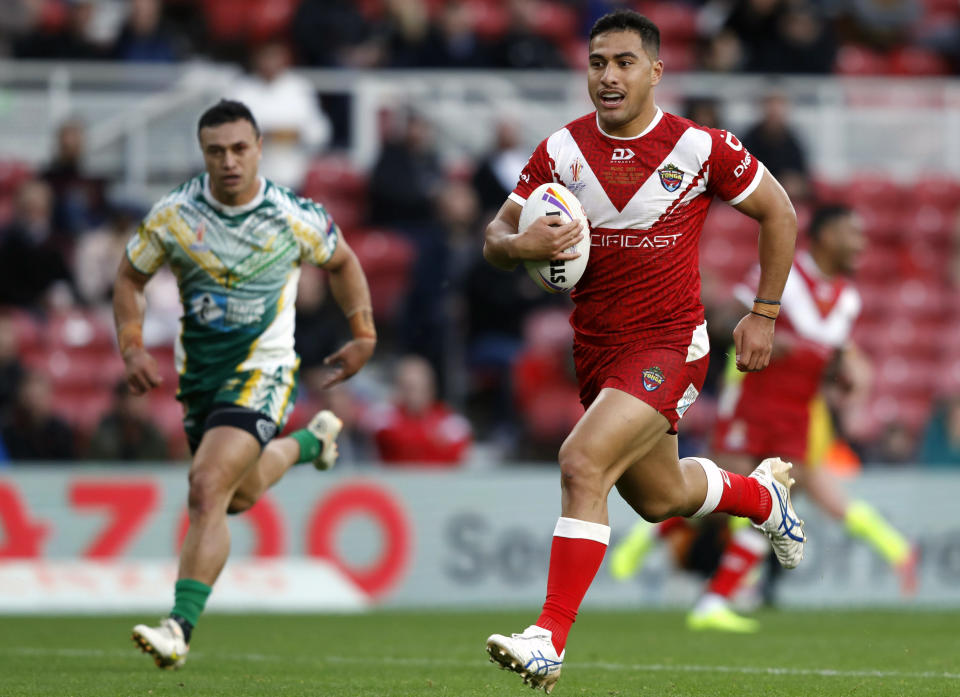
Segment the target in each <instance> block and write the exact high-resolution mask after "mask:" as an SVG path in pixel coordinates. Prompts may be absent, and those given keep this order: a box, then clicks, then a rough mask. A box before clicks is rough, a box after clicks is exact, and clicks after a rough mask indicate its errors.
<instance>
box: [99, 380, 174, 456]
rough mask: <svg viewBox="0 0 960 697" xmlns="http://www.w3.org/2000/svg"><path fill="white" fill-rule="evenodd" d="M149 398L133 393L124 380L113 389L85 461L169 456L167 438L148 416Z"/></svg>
mask: <svg viewBox="0 0 960 697" xmlns="http://www.w3.org/2000/svg"><path fill="white" fill-rule="evenodd" d="M150 413H151V412H150V400H149V399H148V398H147V397H146V396H145V395H134V394H133V393H131V392H130V388H129V387H127V383H126V381H125V380H121V381H120V382H118V383H117V385H116V387H115V388H114V390H113V407H112V408H111V409H110V411H109V412H108V413H107V414H106V415H104V417H103V419H102V420H101V421H100V423H99V425H98V426H97V428H96V430H95V431H94V432H93V436H92V437H91V438H90V444H89V446H88V448H87V455H86V456H87V459H89V460H127V461H132V460H150V461H160V460H166V459H167V458H168V457H169V452H168V449H167V441H166V438H164V436H163V433H162V432H161V431H160V429H158V428H157V427H156V426H155V425H154V424H153V421H152V420H151V418H150Z"/></svg>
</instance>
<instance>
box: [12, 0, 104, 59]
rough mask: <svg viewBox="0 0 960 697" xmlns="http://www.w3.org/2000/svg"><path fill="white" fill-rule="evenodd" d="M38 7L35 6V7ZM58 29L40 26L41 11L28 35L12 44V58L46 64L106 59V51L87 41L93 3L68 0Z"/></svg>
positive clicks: (93, 42) (57, 26)
mask: <svg viewBox="0 0 960 697" xmlns="http://www.w3.org/2000/svg"><path fill="white" fill-rule="evenodd" d="M37 4H38V5H39V3H37ZM66 6H67V12H66V14H67V16H66V20H65V21H64V22H63V24H62V25H54V26H47V25H44V23H43V22H44V16H43V12H42V11H38V12H37V13H36V14H35V15H34V16H33V19H34V24H33V26H32V27H31V29H30V30H29V32H28V33H27V34H25V35H23V36H22V37H20V39H18V40H17V41H16V42H15V43H14V49H13V51H14V57H16V58H40V59H50V60H67V59H72V60H99V59H103V58H107V57H108V56H109V53H108V52H107V50H106V47H104V46H102V45H100V44H99V43H97V42H96V41H94V40H93V38H92V37H91V34H92V22H93V15H94V12H95V10H96V7H95V3H94V2H93V0H70V1H69V2H67V3H66Z"/></svg>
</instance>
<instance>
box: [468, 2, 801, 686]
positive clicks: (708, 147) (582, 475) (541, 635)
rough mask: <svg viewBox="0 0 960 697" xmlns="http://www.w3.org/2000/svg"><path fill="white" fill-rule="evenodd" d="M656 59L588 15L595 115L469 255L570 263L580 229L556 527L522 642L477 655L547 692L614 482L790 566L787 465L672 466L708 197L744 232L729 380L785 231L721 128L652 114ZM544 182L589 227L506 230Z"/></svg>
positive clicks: (537, 157)
mask: <svg viewBox="0 0 960 697" xmlns="http://www.w3.org/2000/svg"><path fill="white" fill-rule="evenodd" d="M659 48H660V32H659V29H658V28H657V27H656V25H654V24H653V23H652V22H650V20H648V19H647V18H646V17H644V16H642V15H640V14H638V13H636V12H633V11H630V10H618V11H616V12H613V13H610V14H608V15H605V16H603V17H601V18H600V19H599V20H597V22H596V24H595V25H594V26H593V29H592V30H591V32H590V44H589V50H590V53H589V67H588V70H587V85H588V89H589V92H590V98H591V100H592V101H593V103H594V106H595V107H596V111H595V112H592V113H590V114H587V115H586V116H584V117H582V118H580V119H577V120H576V121H573V122H572V123H570V124H568V125H567V126H566V127H564V128H562V129H560V130H559V131H557V132H556V133H554V134H553V135H551V136H550V137H548V138H547V139H546V140H544V141H543V142H541V143H540V145H539V146H538V147H537V148H536V150H535V151H534V153H533V155H532V156H531V158H530V160H529V161H528V163H527V165H526V167H525V168H524V170H523V172H522V173H521V175H520V182H519V183H518V185H517V187H516V188H515V189H514V191H513V193H511V194H510V196H509V198H508V200H507V201H506V202H505V203H504V204H503V206H502V207H501V209H500V211H499V212H498V213H497V216H496V218H495V219H494V220H493V221H492V222H491V223H490V224H489V225H488V226H487V230H486V240H485V244H484V256H485V258H486V259H487V261H489V262H490V263H491V264H493V265H494V266H497V267H500V268H504V269H510V268H513V267H514V266H516V265H517V264H518V263H520V262H523V261H526V260H546V259H569V258H573V257H574V256H575V255H572V254H567V253H565V252H564V250H565V249H567V248H569V247H570V246H571V245H572V244H575V243H576V242H577V241H578V240H579V239H580V236H581V235H590V236H591V251H590V261H589V263H588V264H587V268H586V271H585V273H584V275H583V277H582V278H581V280H580V282H579V283H578V284H577V287H576V289H575V290H574V292H573V294H572V297H573V301H574V304H575V309H574V311H573V315H572V317H571V324H572V325H573V328H574V347H573V352H574V360H575V363H576V368H577V377H578V380H579V383H580V396H581V401H582V402H583V405H584V407H585V409H586V412H585V413H584V415H583V417H582V418H581V419H580V421H579V422H578V423H577V425H576V426H575V427H574V428H573V431H571V433H570V435H569V436H568V437H567V439H566V441H565V442H564V443H563V445H562V446H561V448H560V453H559V463H560V472H561V492H562V495H561V517H560V519H559V520H558V521H557V525H556V528H555V530H554V536H553V543H552V547H551V553H550V570H549V574H548V579H547V597H546V602H545V603H544V605H543V611H542V613H541V615H540V617H539V618H538V619H537V620H536V622H535V623H534V624H532V625H531V626H530V627H528V628H527V629H526V630H525V631H523V632H521V633H518V634H513V635H511V636H505V635H500V634H494V635H492V636H491V637H490V638H489V639H488V640H487V652H488V653H489V655H490V658H491V659H492V660H493V661H495V662H497V663H499V664H500V665H501V666H503V667H504V668H507V669H510V670H513V671H515V672H517V673H519V674H520V675H521V676H522V677H523V679H524V682H525V683H527V684H529V685H531V686H532V687H534V688H538V687H542V688H543V689H544V690H545V691H546V692H550V690H552V689H553V686H554V685H555V684H556V681H557V679H558V678H559V676H560V671H561V668H562V665H563V658H564V647H565V644H566V640H567V633H568V631H569V630H570V626H571V625H572V624H573V621H574V619H575V617H576V614H577V610H578V609H579V606H580V603H581V601H582V600H583V597H584V595H585V594H586V592H587V589H588V588H589V586H590V583H591V582H592V581H593V577H594V576H595V575H596V572H597V570H598V569H599V568H600V564H601V562H602V561H603V556H604V553H605V551H606V547H607V544H608V542H609V538H610V528H609V526H608V525H607V522H608V521H607V496H608V494H609V492H610V489H612V488H613V487H614V486H616V487H617V490H618V491H619V492H620V495H621V496H623V498H624V499H625V500H626V501H627V502H628V503H629V504H630V505H631V506H632V507H633V508H634V509H635V510H636V511H637V513H639V514H640V515H641V516H642V517H644V518H645V519H647V520H650V521H661V520H664V519H666V518H669V517H672V516H684V517H690V516H692V517H699V516H704V515H707V514H708V513H714V512H724V513H730V514H732V515H737V516H743V517H746V518H749V519H750V520H751V521H752V522H753V523H754V524H756V525H758V526H759V527H760V528H761V529H762V530H763V531H764V532H765V533H766V534H767V536H768V537H769V538H770V539H771V542H772V544H773V547H774V550H775V551H776V553H777V556H778V558H779V559H780V562H781V563H782V564H783V565H784V566H786V567H794V566H796V565H797V564H798V563H799V561H800V559H801V558H802V556H803V542H804V536H803V529H802V522H801V521H800V520H799V519H798V518H797V517H796V514H795V513H794V511H793V508H792V506H791V504H790V494H789V488H790V484H791V481H792V480H790V477H789V467H790V465H789V463H785V462H783V461H781V460H779V459H777V458H770V459H767V460H764V461H763V462H762V463H761V464H760V466H759V467H757V469H756V470H755V471H754V472H753V473H752V474H751V475H750V476H749V477H745V476H742V475H738V474H734V473H731V472H726V471H724V470H721V469H720V468H718V467H717V466H716V464H714V463H713V462H712V461H710V460H708V459H706V458H684V459H682V460H681V459H679V457H678V453H677V438H676V426H677V422H678V421H679V419H680V417H682V416H683V413H684V412H685V411H686V409H687V408H689V406H690V405H691V404H692V403H693V402H694V400H695V399H696V398H697V396H698V394H699V390H700V389H701V386H702V384H703V380H704V376H705V373H706V369H707V354H708V352H709V346H708V341H707V332H706V325H705V323H704V315H703V306H702V305H701V303H700V272H699V259H698V243H699V239H700V233H701V229H702V227H703V221H704V218H705V216H706V213H707V208H708V206H709V205H710V201H711V199H712V198H713V197H714V196H718V197H720V198H722V199H723V200H725V201H726V202H728V203H729V204H731V205H733V206H736V207H737V208H738V209H739V210H740V211H742V212H743V213H745V214H746V215H748V216H750V217H752V218H754V219H756V220H757V221H759V223H760V235H759V261H760V269H761V271H760V278H759V285H758V289H757V300H756V301H755V302H754V303H753V309H752V310H751V311H750V312H749V313H747V314H746V315H745V316H744V317H743V319H742V320H741V321H740V323H739V324H738V325H737V327H736V329H735V330H734V334H733V337H734V343H735V346H736V359H737V366H738V368H739V369H740V370H742V371H756V370H761V369H763V368H764V367H766V365H767V363H768V361H769V360H770V354H771V350H772V347H773V333H774V324H775V322H776V318H777V314H778V312H779V307H780V306H779V299H780V295H781V293H782V292H783V288H784V284H785V283H786V280H787V275H788V273H789V271H790V265H791V263H792V260H793V251H794V243H795V241H796V232H797V222H796V215H795V213H794V210H793V206H792V205H791V203H790V200H789V198H788V197H787V195H786V193H784V191H783V188H782V187H781V186H780V185H779V184H778V183H777V181H776V180H775V179H774V178H773V177H772V176H771V175H770V173H769V172H767V171H765V169H764V167H763V166H762V165H761V164H760V163H759V162H757V160H756V159H755V158H753V157H752V156H751V155H750V153H749V152H748V151H747V150H746V149H745V148H744V147H743V145H742V144H741V143H740V141H739V140H737V138H736V137H735V136H734V135H733V134H732V133H729V132H727V131H722V130H716V129H711V128H705V127H702V126H699V125H697V124H695V123H693V122H692V121H689V120H687V119H683V118H680V117H677V116H673V115H672V114H667V113H664V112H663V111H662V110H661V109H660V108H659V107H658V106H657V104H656V101H655V100H654V88H655V87H656V85H657V84H658V83H659V82H660V79H661V77H662V75H663V62H662V61H660V60H659V58H658V52H659ZM547 182H557V183H561V184H563V185H564V186H566V187H567V188H568V189H570V190H571V191H572V192H573V193H574V194H575V195H576V196H577V198H578V199H579V200H580V202H581V203H582V204H583V206H584V209H585V210H586V214H587V218H588V219H589V220H590V225H591V229H590V230H581V229H580V228H579V223H577V222H573V223H569V224H566V225H551V224H550V219H549V218H547V217H543V218H540V219H538V220H537V221H535V222H534V223H533V224H532V225H531V226H530V227H529V228H527V229H526V230H524V231H523V232H518V229H517V225H518V222H519V219H520V212H521V210H522V206H523V204H524V202H525V200H526V197H527V196H528V195H529V193H530V192H532V191H533V190H534V189H535V188H536V187H537V186H539V185H541V184H544V183H547Z"/></svg>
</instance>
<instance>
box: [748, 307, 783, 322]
mask: <svg viewBox="0 0 960 697" xmlns="http://www.w3.org/2000/svg"><path fill="white" fill-rule="evenodd" d="M750 314H751V315H756V316H757V317H766V318H767V319H770V320H773V321H774V322H776V321H777V318H776V317H771V316H770V315H765V314H763V313H762V312H754V311H753V310H750Z"/></svg>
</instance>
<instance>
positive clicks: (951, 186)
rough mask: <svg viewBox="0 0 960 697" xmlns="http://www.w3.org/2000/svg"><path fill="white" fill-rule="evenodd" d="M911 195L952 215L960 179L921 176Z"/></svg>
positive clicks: (959, 203) (959, 202)
mask: <svg viewBox="0 0 960 697" xmlns="http://www.w3.org/2000/svg"><path fill="white" fill-rule="evenodd" d="M958 7H960V3H958ZM909 196H910V198H911V199H912V200H913V203H914V205H917V206H922V205H930V206H936V207H937V208H939V209H940V210H941V211H943V212H944V213H945V214H947V215H950V214H953V213H956V212H957V210H958V209H960V181H958V180H956V179H953V178H951V177H950V175H949V174H945V173H944V174H932V175H926V176H921V177H919V178H918V179H917V180H916V181H915V182H914V183H913V185H912V186H911V187H910V190H909Z"/></svg>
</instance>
